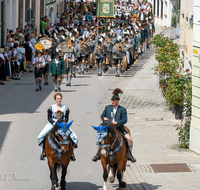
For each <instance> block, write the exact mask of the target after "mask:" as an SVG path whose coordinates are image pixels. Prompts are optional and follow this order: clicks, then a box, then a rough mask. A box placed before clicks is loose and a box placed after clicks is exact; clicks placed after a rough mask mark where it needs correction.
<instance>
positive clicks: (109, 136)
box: [98, 130, 118, 149]
mask: <svg viewBox="0 0 200 190" xmlns="http://www.w3.org/2000/svg"><path fill="white" fill-rule="evenodd" d="M101 133H102V131H100V135H99V136H100V137H101ZM104 133H106V135H105V134H104V135H103V137H101V138H102V139H101V141H102V140H103V138H104V137H105V136H107V135H108V144H101V141H99V139H98V141H99V148H107V147H109V149H112V148H113V146H114V144H115V142H116V140H117V137H118V133H116V135H115V139H114V141H113V143H112V145H110V138H111V133H109V131H108V130H107V131H106V132H104Z"/></svg>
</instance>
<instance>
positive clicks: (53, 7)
mask: <svg viewBox="0 0 200 190" xmlns="http://www.w3.org/2000/svg"><path fill="white" fill-rule="evenodd" d="M46 15H47V17H48V19H49V20H50V23H53V24H54V23H55V20H56V18H57V0H46Z"/></svg>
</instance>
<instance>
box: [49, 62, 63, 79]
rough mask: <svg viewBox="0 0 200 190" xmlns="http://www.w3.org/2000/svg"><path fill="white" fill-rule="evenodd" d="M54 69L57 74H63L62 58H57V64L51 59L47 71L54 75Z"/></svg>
mask: <svg viewBox="0 0 200 190" xmlns="http://www.w3.org/2000/svg"><path fill="white" fill-rule="evenodd" d="M56 70H57V73H58V75H62V74H64V62H63V60H62V59H59V61H58V64H57V66H56V62H55V59H52V60H51V63H50V67H49V72H50V73H52V75H56Z"/></svg>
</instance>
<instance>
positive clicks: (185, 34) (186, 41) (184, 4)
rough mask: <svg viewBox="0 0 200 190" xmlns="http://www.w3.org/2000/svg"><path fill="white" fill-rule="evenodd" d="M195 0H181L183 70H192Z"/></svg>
mask: <svg viewBox="0 0 200 190" xmlns="http://www.w3.org/2000/svg"><path fill="white" fill-rule="evenodd" d="M193 14H194V12H193V0H181V10H180V39H179V44H180V54H181V55H180V56H181V58H183V62H184V63H183V66H182V68H183V70H182V72H183V71H184V70H186V69H189V70H190V71H192V56H193V46H192V42H193V25H192V18H193Z"/></svg>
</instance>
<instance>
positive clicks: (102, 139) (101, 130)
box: [92, 121, 114, 157]
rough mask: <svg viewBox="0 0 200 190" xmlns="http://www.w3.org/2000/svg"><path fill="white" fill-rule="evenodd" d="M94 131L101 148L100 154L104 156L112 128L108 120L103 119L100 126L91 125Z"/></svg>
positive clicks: (106, 152) (112, 131)
mask: <svg viewBox="0 0 200 190" xmlns="http://www.w3.org/2000/svg"><path fill="white" fill-rule="evenodd" d="M92 127H93V128H94V129H95V130H96V131H97V134H96V138H97V140H98V142H99V148H101V154H102V155H103V156H104V157H106V156H107V155H108V151H109V149H110V138H111V137H112V136H113V134H114V129H113V126H112V123H111V122H110V121H104V122H103V123H102V124H101V125H100V126H98V127H95V126H92Z"/></svg>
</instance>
